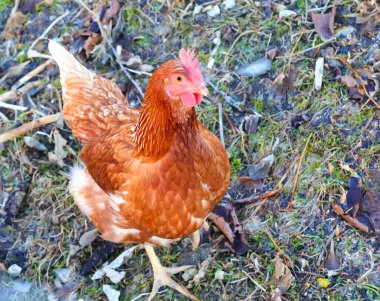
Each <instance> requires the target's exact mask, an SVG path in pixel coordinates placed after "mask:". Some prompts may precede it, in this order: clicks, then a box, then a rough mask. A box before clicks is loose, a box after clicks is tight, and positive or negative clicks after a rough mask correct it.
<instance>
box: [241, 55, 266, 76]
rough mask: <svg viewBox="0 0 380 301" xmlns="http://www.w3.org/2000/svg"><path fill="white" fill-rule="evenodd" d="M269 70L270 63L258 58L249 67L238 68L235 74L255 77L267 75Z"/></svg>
mask: <svg viewBox="0 0 380 301" xmlns="http://www.w3.org/2000/svg"><path fill="white" fill-rule="evenodd" d="M270 69H272V61H271V60H269V59H266V58H260V59H258V60H256V61H254V62H253V63H251V64H249V65H246V66H243V67H240V68H239V69H238V70H237V71H236V73H237V74H238V75H240V76H248V77H256V76H259V75H263V74H265V73H267V72H268V71H269V70H270Z"/></svg>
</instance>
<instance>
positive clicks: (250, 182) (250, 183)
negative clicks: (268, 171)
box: [236, 176, 265, 190]
mask: <svg viewBox="0 0 380 301" xmlns="http://www.w3.org/2000/svg"><path fill="white" fill-rule="evenodd" d="M236 183H239V184H241V185H244V187H245V188H247V189H259V190H262V189H264V187H265V186H264V184H263V183H262V182H261V180H255V179H252V178H251V177H247V176H242V177H237V178H236Z"/></svg>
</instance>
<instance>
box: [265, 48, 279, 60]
mask: <svg viewBox="0 0 380 301" xmlns="http://www.w3.org/2000/svg"><path fill="white" fill-rule="evenodd" d="M267 55H268V58H269V59H270V60H272V61H273V60H274V59H275V58H276V56H277V55H278V48H272V49H270V50H269V51H268V53H267Z"/></svg>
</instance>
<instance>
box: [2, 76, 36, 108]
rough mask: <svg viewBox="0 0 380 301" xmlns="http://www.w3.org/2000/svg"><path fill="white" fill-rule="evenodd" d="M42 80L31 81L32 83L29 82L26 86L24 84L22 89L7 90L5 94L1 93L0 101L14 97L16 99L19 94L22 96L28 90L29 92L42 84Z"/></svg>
mask: <svg viewBox="0 0 380 301" xmlns="http://www.w3.org/2000/svg"><path fill="white" fill-rule="evenodd" d="M41 82H42V81H41V80H37V81H35V82H30V83H27V84H26V85H25V86H23V87H22V88H20V89H18V90H17V89H16V90H10V91H8V92H5V93H3V94H1V95H0V103H1V102H6V101H8V100H12V99H15V98H17V97H19V96H22V95H24V94H25V93H26V92H28V91H29V90H30V89H33V88H35V87H38V86H39V85H40V84H41Z"/></svg>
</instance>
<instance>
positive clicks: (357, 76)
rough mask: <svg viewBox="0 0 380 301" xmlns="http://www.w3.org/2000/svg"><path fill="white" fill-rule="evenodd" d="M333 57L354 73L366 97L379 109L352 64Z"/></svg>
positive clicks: (379, 106)
mask: <svg viewBox="0 0 380 301" xmlns="http://www.w3.org/2000/svg"><path fill="white" fill-rule="evenodd" d="M334 59H336V60H338V61H340V62H342V63H343V64H344V65H345V66H346V67H347V68H348V69H350V71H351V72H352V73H353V74H354V75H355V77H356V78H357V79H358V80H359V81H360V83H361V85H362V86H363V90H364V93H365V94H366V95H367V96H368V98H369V99H370V100H371V101H372V102H373V104H374V105H375V106H376V107H377V108H378V109H380V105H379V104H378V103H377V102H376V100H374V99H373V97H372V96H371V95H370V94H369V93H368V91H367V88H366V86H365V81H364V80H363V78H362V77H361V76H360V74H359V73H358V72H357V71H356V70H355V69H354V68H352V66H351V65H350V64H349V63H348V62H347V61H346V60H345V59H344V58H342V57H337V56H336V57H334Z"/></svg>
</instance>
